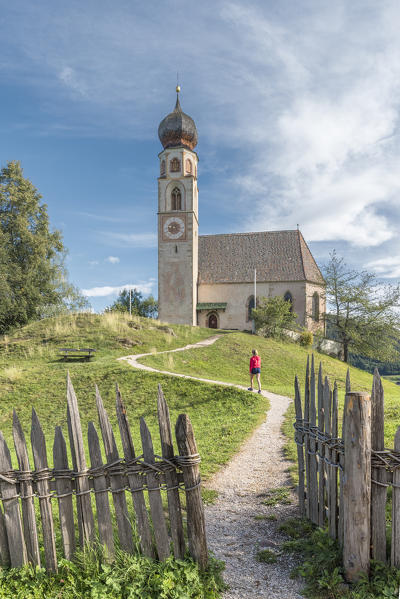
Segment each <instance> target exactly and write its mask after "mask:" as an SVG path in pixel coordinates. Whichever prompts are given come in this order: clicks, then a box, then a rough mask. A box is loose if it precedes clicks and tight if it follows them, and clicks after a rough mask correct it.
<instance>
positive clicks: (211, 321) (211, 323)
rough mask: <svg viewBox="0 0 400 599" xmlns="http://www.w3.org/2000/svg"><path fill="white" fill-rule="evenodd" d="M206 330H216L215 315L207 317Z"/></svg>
mask: <svg viewBox="0 0 400 599" xmlns="http://www.w3.org/2000/svg"><path fill="white" fill-rule="evenodd" d="M208 328H209V329H217V328H218V318H217V315H216V314H214V313H212V314H210V315H209V317H208Z"/></svg>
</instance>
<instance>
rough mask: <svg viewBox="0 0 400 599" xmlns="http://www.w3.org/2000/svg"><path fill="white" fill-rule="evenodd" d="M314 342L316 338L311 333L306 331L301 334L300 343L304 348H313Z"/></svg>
mask: <svg viewBox="0 0 400 599" xmlns="http://www.w3.org/2000/svg"><path fill="white" fill-rule="evenodd" d="M313 341H314V336H313V334H312V332H311V331H307V329H304V330H303V331H301V333H300V337H299V343H300V345H301V346H302V347H311V345H312V344H313Z"/></svg>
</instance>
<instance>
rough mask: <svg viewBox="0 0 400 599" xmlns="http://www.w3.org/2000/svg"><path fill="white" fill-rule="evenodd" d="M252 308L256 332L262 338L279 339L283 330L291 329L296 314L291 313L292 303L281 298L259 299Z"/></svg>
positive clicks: (282, 334)
mask: <svg viewBox="0 0 400 599" xmlns="http://www.w3.org/2000/svg"><path fill="white" fill-rule="evenodd" d="M257 306H258V307H257V308H253V311H252V317H253V318H254V321H255V325H256V330H257V331H258V333H259V334H261V335H263V336H264V337H274V338H281V337H283V336H284V330H285V329H290V328H292V327H293V324H294V323H295V321H296V318H297V314H295V312H293V311H292V303H291V302H290V301H286V300H285V299H284V298H283V297H281V296H279V295H277V296H276V297H268V298H267V297H261V298H260V299H259V301H258V302H257Z"/></svg>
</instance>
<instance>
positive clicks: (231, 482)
mask: <svg viewBox="0 0 400 599" xmlns="http://www.w3.org/2000/svg"><path fill="white" fill-rule="evenodd" d="M220 337H221V335H214V336H213V337H210V338H208V339H205V340H203V341H200V342H199V343H195V344H191V345H187V346H185V347H182V348H178V349H174V350H170V351H166V352H160V353H173V352H178V351H185V350H189V349H195V348H201V347H205V346H209V345H212V344H214V343H215V342H216V341H217V340H218V339H219V338H220ZM146 355H149V354H141V355H131V356H125V357H123V358H119V359H120V360H126V361H127V362H128V363H129V364H130V365H131V366H133V367H134V368H138V369H140V370H146V371H149V372H157V373H162V374H167V375H170V376H175V377H181V378H186V379H193V380H198V381H202V382H207V383H211V384H218V385H224V386H232V387H236V388H238V389H246V387H244V386H243V385H233V384H231V383H228V382H226V381H218V380H214V379H205V378H200V377H194V376H190V375H187V374H182V373H173V372H168V371H161V370H157V369H155V368H152V367H150V366H147V365H145V364H140V363H139V362H138V359H141V358H144V357H145V356H146ZM150 355H154V354H150ZM262 394H263V396H264V397H266V398H267V399H268V400H269V402H270V410H269V412H268V418H267V419H266V420H264V422H263V423H262V424H261V425H260V426H259V427H258V428H257V429H256V430H255V431H254V433H253V434H252V436H251V437H250V438H249V439H248V440H247V441H246V442H245V443H244V445H243V446H242V448H241V449H240V451H239V453H237V454H236V455H235V456H234V457H233V458H232V460H230V462H229V463H228V464H227V465H226V466H225V467H223V468H222V469H221V470H220V471H218V472H217V473H216V474H215V475H214V476H213V477H212V478H211V479H210V480H209V481H208V482H207V487H208V488H212V489H214V490H216V491H217V492H218V499H217V500H216V502H215V503H214V504H213V505H210V506H207V507H206V525H207V535H208V544H209V548H210V550H211V551H213V552H214V554H215V556H216V557H217V558H218V559H222V560H224V561H225V563H226V571H225V575H224V578H225V581H226V582H227V583H228V584H229V589H228V590H227V591H226V592H225V593H224V594H223V597H224V599H234V598H236V599H237V598H241V599H244V598H246V599H258V598H261V597H269V598H271V599H275V598H276V599H277V598H278V597H279V599H299V598H300V597H301V594H300V583H299V582H298V581H295V580H292V579H291V578H290V577H289V573H290V570H291V567H292V565H293V563H292V562H291V560H292V558H291V557H288V556H287V554H285V555H282V556H281V553H280V545H281V543H282V542H283V541H284V537H283V536H282V535H281V534H280V533H279V531H278V527H279V525H280V524H281V523H282V521H283V520H286V519H287V518H288V517H292V516H295V515H297V508H296V507H295V499H294V496H293V493H292V491H291V490H290V480H289V475H288V473H287V466H288V464H287V461H286V460H285V458H284V455H283V445H284V441H285V440H284V437H283V435H282V433H281V425H282V422H283V417H284V414H285V412H286V410H287V408H288V407H289V405H290V402H291V399H290V398H288V397H286V396H282V395H276V394H274V393H270V392H268V391H263V392H262ZM266 549H267V550H269V551H268V554H270V553H273V554H274V557H276V561H275V559H273V560H270V561H269V563H266V561H265V560H264V559H262V556H264V554H265V550H266Z"/></svg>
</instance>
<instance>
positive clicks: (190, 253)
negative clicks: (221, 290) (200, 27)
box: [158, 86, 199, 325]
mask: <svg viewBox="0 0 400 599" xmlns="http://www.w3.org/2000/svg"><path fill="white" fill-rule="evenodd" d="M176 92H177V98H176V105H175V108H174V110H173V111H172V112H171V113H170V114H169V115H167V116H166V117H165V118H164V119H163V120H162V121H161V123H160V126H159V128H158V136H159V138H160V141H161V143H162V145H163V148H164V149H163V151H162V152H160V154H159V159H160V176H159V178H158V306H159V307H158V314H159V319H160V320H163V321H166V322H171V323H175V324H190V325H196V324H197V312H196V305H197V273H198V228H199V223H198V190H197V163H198V157H197V154H196V152H195V151H194V148H195V147H196V145H197V129H196V125H195V123H194V121H193V119H191V118H190V116H188V115H187V114H185V113H184V112H183V111H182V109H181V105H180V102H179V92H180V87H179V86H177V88H176Z"/></svg>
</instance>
